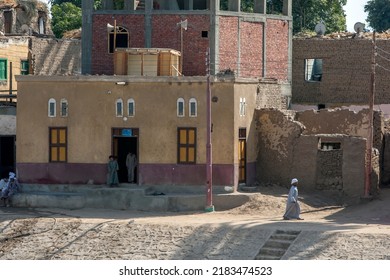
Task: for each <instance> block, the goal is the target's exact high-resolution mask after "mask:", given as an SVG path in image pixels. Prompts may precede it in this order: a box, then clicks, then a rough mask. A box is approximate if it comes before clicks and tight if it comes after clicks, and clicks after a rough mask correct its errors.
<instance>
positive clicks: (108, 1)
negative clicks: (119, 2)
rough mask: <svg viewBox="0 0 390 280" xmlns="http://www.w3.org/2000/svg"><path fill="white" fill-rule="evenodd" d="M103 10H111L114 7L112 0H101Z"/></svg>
mask: <svg viewBox="0 0 390 280" xmlns="http://www.w3.org/2000/svg"><path fill="white" fill-rule="evenodd" d="M102 8H103V10H113V9H114V0H103V1H102Z"/></svg>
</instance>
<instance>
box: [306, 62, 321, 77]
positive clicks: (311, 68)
mask: <svg viewBox="0 0 390 280" xmlns="http://www.w3.org/2000/svg"><path fill="white" fill-rule="evenodd" d="M321 80H322V59H320V58H314V59H305V81H308V82H321Z"/></svg>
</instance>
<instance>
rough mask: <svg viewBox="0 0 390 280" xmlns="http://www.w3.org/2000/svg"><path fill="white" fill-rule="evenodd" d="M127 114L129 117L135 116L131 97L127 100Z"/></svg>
mask: <svg viewBox="0 0 390 280" xmlns="http://www.w3.org/2000/svg"><path fill="white" fill-rule="evenodd" d="M127 114H128V116H129V117H134V116H135V102H134V99H133V98H130V99H129V100H127Z"/></svg>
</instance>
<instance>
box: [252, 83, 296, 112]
mask: <svg viewBox="0 0 390 280" xmlns="http://www.w3.org/2000/svg"><path fill="white" fill-rule="evenodd" d="M288 89H289V85H288V84H283V83H278V82H277V81H272V80H269V81H267V80H263V81H260V82H259V85H258V88H257V97H256V108H258V109H261V108H274V109H279V110H287V109H288V101H289V98H290V94H289V90H288Z"/></svg>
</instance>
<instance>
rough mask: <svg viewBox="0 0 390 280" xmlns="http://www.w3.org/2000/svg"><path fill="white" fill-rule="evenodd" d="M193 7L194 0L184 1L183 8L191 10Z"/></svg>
mask: <svg viewBox="0 0 390 280" xmlns="http://www.w3.org/2000/svg"><path fill="white" fill-rule="evenodd" d="M193 9H194V0H187V1H184V10H188V11H191V10H193Z"/></svg>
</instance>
